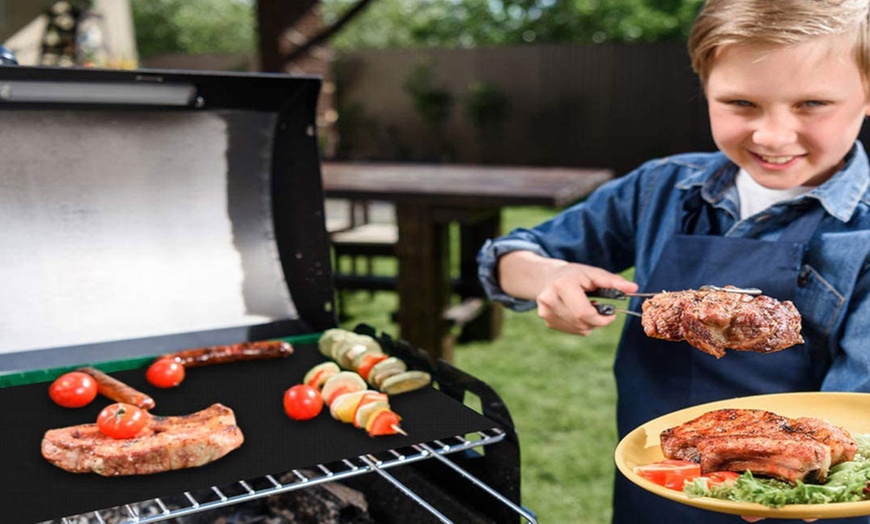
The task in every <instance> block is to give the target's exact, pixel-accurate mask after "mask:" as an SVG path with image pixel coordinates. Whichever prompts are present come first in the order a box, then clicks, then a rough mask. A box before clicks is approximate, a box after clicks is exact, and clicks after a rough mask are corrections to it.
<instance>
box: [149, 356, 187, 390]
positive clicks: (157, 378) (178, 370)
mask: <svg viewBox="0 0 870 524" xmlns="http://www.w3.org/2000/svg"><path fill="white" fill-rule="evenodd" d="M145 378H146V379H147V380H148V382H149V383H151V385H152V386H154V387H158V388H173V387H175V386H177V385H179V384H181V381H182V380H184V366H182V365H181V362H179V361H178V360H176V359H174V358H170V357H166V358H159V359H157V360H155V361H154V363H153V364H151V366H150V367H149V368H148V371H146V372H145Z"/></svg>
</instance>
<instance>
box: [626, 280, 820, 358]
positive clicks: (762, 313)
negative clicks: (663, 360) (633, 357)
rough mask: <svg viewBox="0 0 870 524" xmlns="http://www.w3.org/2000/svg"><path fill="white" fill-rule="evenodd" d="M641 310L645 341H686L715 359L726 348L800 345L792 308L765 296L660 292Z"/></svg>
mask: <svg viewBox="0 0 870 524" xmlns="http://www.w3.org/2000/svg"><path fill="white" fill-rule="evenodd" d="M729 287H731V288H733V287H734V286H726V287H725V289H728V288H729ZM642 310H643V318H642V319H641V324H642V325H643V329H644V332H645V333H646V335H647V336H648V337H652V338H661V339H665V340H675V341H676V340H685V341H686V342H688V343H689V344H691V345H692V346H694V347H696V348H698V349H700V350H701V351H703V352H705V353H709V354H711V355H713V356H714V357H716V358H722V357H723V356H724V355H725V348H730V349H734V350H739V351H757V352H760V353H772V352H775V351H780V350H783V349H785V348H788V347H791V346H794V345H795V344H802V343H803V342H804V339H803V337H801V316H800V314H799V313H798V311H797V308H795V307H794V304H793V303H792V302H790V301H788V300H786V301H783V302H780V301H778V300H776V299H774V298H771V297H768V296H764V295H757V296H753V295H747V294H744V293H734V292H728V291H707V290H697V291H696V290H689V291H674V292H668V291H664V292H661V293H658V294H656V295H655V296H653V297H650V298H649V299H647V300H646V301H644V303H643V306H642Z"/></svg>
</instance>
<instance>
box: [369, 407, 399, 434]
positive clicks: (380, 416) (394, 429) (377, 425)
mask: <svg viewBox="0 0 870 524" xmlns="http://www.w3.org/2000/svg"><path fill="white" fill-rule="evenodd" d="M401 421H402V417H400V416H399V415H398V414H397V413H396V412H394V411H391V410H389V409H381V410H378V411H376V412H374V413H372V416H371V417H370V418H369V422H368V423H367V424H366V431H367V432H368V434H369V436H370V437H380V436H383V435H395V434H396V433H398V432H399V422H401Z"/></svg>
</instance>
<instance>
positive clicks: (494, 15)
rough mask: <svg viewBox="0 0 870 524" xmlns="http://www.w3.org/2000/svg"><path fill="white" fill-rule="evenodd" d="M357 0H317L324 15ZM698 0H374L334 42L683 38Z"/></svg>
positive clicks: (409, 44) (411, 45)
mask: <svg viewBox="0 0 870 524" xmlns="http://www.w3.org/2000/svg"><path fill="white" fill-rule="evenodd" d="M356 1H357V0H322V3H323V6H324V14H325V16H326V18H327V20H329V19H331V18H334V17H336V16H338V15H339V13H341V12H342V11H343V10H345V9H347V7H348V6H349V5H352V4H353V3H355V2H356ZM702 1H703V0H378V1H377V2H375V3H374V4H373V5H372V6H371V8H370V9H369V10H368V11H367V12H366V13H364V14H363V15H361V16H360V17H359V19H358V20H356V21H355V22H354V23H353V24H352V25H350V26H348V27H347V29H346V30H345V31H343V32H342V33H340V34H339V35H337V37H336V38H335V39H334V40H333V44H334V45H336V47H339V48H389V47H404V48H414V47H475V46H487V45H517V44H526V43H538V44H544V43H568V42H573V43H602V42H652V41H663V40H680V39H685V37H686V35H687V33H688V28H689V26H690V25H691V23H692V20H693V19H694V17H695V15H696V14H697V11H698V9H699V7H700V5H701V3H702Z"/></svg>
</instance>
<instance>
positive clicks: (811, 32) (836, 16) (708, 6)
mask: <svg viewBox="0 0 870 524" xmlns="http://www.w3.org/2000/svg"><path fill="white" fill-rule="evenodd" d="M868 16H870V0H707V1H706V2H705V3H704V6H703V7H702V8H701V11H700V13H699V14H698V17H697V18H696V19H695V24H694V25H693V26H692V31H691V33H690V35H689V54H690V55H691V57H692V69H694V70H695V73H697V74H698V76H699V77H700V78H701V81H702V82H706V80H707V77H708V75H709V73H710V67H711V64H712V62H713V59H714V57H715V54H716V50H717V49H719V48H721V47H723V46H727V45H731V44H738V43H743V44H758V45H793V44H800V43H804V42H807V41H809V40H812V39H813V38H816V37H820V36H827V35H841V34H843V35H846V34H852V35H854V37H853V38H854V47H853V56H854V58H855V62H856V63H857V64H858V68H859V69H860V70H861V75H862V77H863V79H864V83H865V85H868V86H870V82H868V79H870V21H868Z"/></svg>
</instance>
